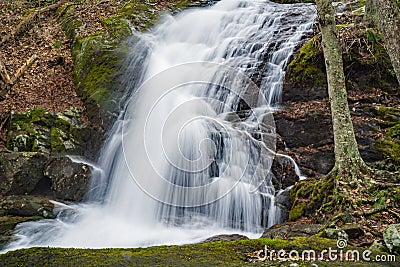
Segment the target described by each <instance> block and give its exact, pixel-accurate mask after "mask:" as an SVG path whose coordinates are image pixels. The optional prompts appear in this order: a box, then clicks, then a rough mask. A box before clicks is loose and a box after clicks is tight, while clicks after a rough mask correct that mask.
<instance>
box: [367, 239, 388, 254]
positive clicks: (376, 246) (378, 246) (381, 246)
mask: <svg viewBox="0 0 400 267" xmlns="http://www.w3.org/2000/svg"><path fill="white" fill-rule="evenodd" d="M368 249H369V250H372V251H381V252H387V248H386V246H385V242H384V241H383V240H375V241H374V242H373V243H372V245H371V246H370V247H369V248H368Z"/></svg>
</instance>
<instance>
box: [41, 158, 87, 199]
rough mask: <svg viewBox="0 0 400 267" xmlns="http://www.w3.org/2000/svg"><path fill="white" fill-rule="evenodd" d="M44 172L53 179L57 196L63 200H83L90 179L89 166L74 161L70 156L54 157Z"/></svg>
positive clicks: (52, 184)
mask: <svg viewBox="0 0 400 267" xmlns="http://www.w3.org/2000/svg"><path fill="white" fill-rule="evenodd" d="M44 174H45V175H46V177H48V178H49V179H50V180H51V189H52V192H53V193H54V195H55V197H56V198H59V199H62V200H72V201H78V200H81V199H82V198H83V196H84V194H85V193H86V191H87V188H88V185H89V180H90V168H89V166H87V165H86V164H82V163H76V162H73V161H72V160H71V159H70V158H68V157H57V158H52V159H51V160H50V162H49V163H48V164H47V166H46V168H45V172H44Z"/></svg>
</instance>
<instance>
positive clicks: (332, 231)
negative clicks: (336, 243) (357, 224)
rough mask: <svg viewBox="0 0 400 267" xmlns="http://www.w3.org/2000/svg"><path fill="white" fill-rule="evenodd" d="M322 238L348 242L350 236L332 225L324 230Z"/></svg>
mask: <svg viewBox="0 0 400 267" xmlns="http://www.w3.org/2000/svg"><path fill="white" fill-rule="evenodd" d="M322 237H325V238H329V239H336V240H339V239H344V240H348V239H349V236H348V235H347V233H346V232H345V231H343V230H342V229H340V228H339V227H337V226H336V225H331V226H329V227H327V228H325V229H324V231H323V232H322Z"/></svg>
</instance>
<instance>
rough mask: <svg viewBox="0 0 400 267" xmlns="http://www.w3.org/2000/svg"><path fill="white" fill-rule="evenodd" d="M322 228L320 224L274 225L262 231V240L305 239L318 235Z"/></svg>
mask: <svg viewBox="0 0 400 267" xmlns="http://www.w3.org/2000/svg"><path fill="white" fill-rule="evenodd" d="M323 228H324V226H323V225H322V224H308V223H290V222H289V223H283V224H277V225H274V226H272V227H270V228H268V229H266V230H265V231H264V233H263V234H262V236H261V237H263V238H281V239H287V238H292V237H307V236H313V235H316V234H318V233H319V232H320V231H321V230H322V229H323Z"/></svg>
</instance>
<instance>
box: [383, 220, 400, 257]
mask: <svg viewBox="0 0 400 267" xmlns="http://www.w3.org/2000/svg"><path fill="white" fill-rule="evenodd" d="M383 240H384V241H385V244H386V247H387V248H388V249H389V251H390V252H391V253H395V254H397V255H400V224H391V225H389V226H388V227H387V228H386V229H385V231H384V232H383Z"/></svg>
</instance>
